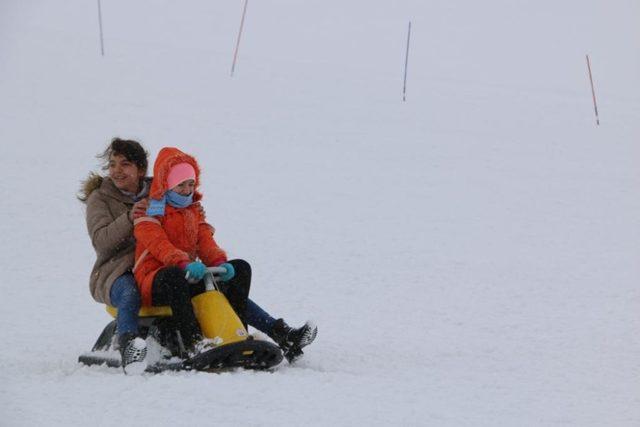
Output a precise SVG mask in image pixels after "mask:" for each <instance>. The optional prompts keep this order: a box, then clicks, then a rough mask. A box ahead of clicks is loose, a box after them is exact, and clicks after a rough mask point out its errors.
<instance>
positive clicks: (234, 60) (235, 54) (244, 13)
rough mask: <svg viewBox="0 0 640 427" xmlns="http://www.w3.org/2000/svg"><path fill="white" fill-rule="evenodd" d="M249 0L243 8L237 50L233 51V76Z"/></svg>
mask: <svg viewBox="0 0 640 427" xmlns="http://www.w3.org/2000/svg"><path fill="white" fill-rule="evenodd" d="M248 2H249V0H244V9H243V10H242V19H241V20H240V30H238V40H236V51H235V52H234V53H233V63H232V64H231V77H233V72H234V70H235V69H236V60H237V59H238V48H240V37H242V28H243V27H244V16H245V15H246V14H247V3H248Z"/></svg>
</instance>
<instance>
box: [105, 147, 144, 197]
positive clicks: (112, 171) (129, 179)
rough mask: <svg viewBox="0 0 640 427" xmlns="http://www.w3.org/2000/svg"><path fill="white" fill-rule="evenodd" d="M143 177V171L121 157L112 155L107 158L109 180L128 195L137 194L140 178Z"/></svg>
mask: <svg viewBox="0 0 640 427" xmlns="http://www.w3.org/2000/svg"><path fill="white" fill-rule="evenodd" d="M143 176H144V171H142V170H140V168H138V166H136V164H135V163H133V162H132V161H130V160H127V158H126V157H124V156H123V155H121V154H112V155H111V156H109V178H111V180H112V181H113V183H114V184H115V185H116V187H118V189H119V190H123V191H128V192H129V193H136V192H138V185H139V183H140V178H142V177H143Z"/></svg>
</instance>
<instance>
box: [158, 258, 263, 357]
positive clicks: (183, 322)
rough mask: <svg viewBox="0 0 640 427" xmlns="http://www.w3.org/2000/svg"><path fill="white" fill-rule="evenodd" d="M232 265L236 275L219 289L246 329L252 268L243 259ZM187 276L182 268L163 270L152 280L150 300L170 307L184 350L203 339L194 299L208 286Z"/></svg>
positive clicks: (232, 261) (219, 283) (166, 268)
mask: <svg viewBox="0 0 640 427" xmlns="http://www.w3.org/2000/svg"><path fill="white" fill-rule="evenodd" d="M229 263H230V264H232V265H233V268H234V270H235V272H236V274H235V276H234V277H233V279H231V280H229V281H228V282H218V286H219V288H220V291H221V292H222V293H223V294H224V295H225V296H226V297H227V299H228V300H229V304H231V307H232V308H233V310H234V311H235V312H236V314H238V317H240V320H241V321H242V323H243V324H244V326H245V328H246V327H247V323H246V321H245V312H246V310H247V299H248V298H249V290H250V288H251V266H250V265H249V263H248V262H246V261H244V260H241V259H235V260H231V261H229ZM184 276H185V273H184V270H183V269H181V268H180V267H165V268H163V269H161V270H160V271H158V273H157V274H156V277H155V278H154V279H153V287H152V291H151V298H152V303H153V305H156V306H157V305H168V306H170V307H171V311H172V312H173V321H174V322H175V325H176V327H177V328H178V330H179V331H180V335H182V339H183V341H184V344H185V346H186V347H189V346H191V345H192V344H193V343H194V342H195V341H197V340H199V339H200V338H201V337H202V331H201V330H200V325H199V324H198V320H197V319H196V316H195V314H194V312H193V306H192V305H191V298H193V297H194V296H196V295H199V294H201V293H203V292H204V291H205V284H204V282H203V281H200V282H198V283H195V284H191V283H189V282H188V281H187V279H185V277H184Z"/></svg>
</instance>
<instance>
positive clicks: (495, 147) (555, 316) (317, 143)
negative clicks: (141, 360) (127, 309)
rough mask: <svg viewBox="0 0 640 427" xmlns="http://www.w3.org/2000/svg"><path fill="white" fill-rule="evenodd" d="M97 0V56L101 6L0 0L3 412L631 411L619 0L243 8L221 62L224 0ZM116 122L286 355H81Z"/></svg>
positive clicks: (394, 418)
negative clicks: (147, 367)
mask: <svg viewBox="0 0 640 427" xmlns="http://www.w3.org/2000/svg"><path fill="white" fill-rule="evenodd" d="M101 3H102V18H103V30H104V49H105V55H104V56H102V55H101V54H100V38H99V30H98V10H97V4H96V2H84V1H80V0H67V1H64V2H62V1H53V0H38V1H20V0H3V1H2V2H1V3H0V141H1V143H0V147H1V148H0V164H1V165H2V167H1V169H0V170H1V171H2V172H3V173H2V174H1V175H0V176H1V177H2V182H3V184H4V185H2V186H0V197H1V198H2V200H3V201H4V203H3V209H2V210H0V235H2V236H3V239H2V242H1V243H0V257H1V259H2V264H1V265H2V271H3V274H2V278H1V279H0V301H1V302H2V309H1V310H0V324H1V325H2V327H1V328H0V342H2V351H1V352H0V425H2V426H11V427H13V426H41V425H48V426H87V425H88V426H112V425H122V426H134V425H135V426H139V425H141V424H144V425H154V426H170V425H171V426H172V425H220V426H223V425H239V424H243V425H250V426H262V425H265V426H268V425H284V426H298V425H313V426H315V425H317V426H326V425H340V426H343V425H344V426H352V425H429V426H485V425H486V426H514V425H521V426H541V425H544V426H551V425H570V426H603V425H608V426H637V425H639V424H640V369H639V361H640V334H639V331H640V320H639V317H640V263H639V262H638V261H639V258H638V257H639V255H640V190H639V188H640V167H639V166H638V160H639V159H640V148H639V147H640V85H639V84H638V76H639V75H640V53H639V52H640V49H639V47H640V46H639V45H638V43H639V42H638V40H640V27H638V25H637V18H638V16H640V3H638V2H637V1H635V0H611V1H608V2H601V1H596V0H583V1H578V0H565V1H562V2H555V1H551V0H540V1H525V0H517V1H504V0H502V1H501V0H485V1H482V2H473V1H461V2H449V1H445V0H434V1H430V2H421V1H415V0H414V1H412V0H399V1H395V2H391V1H381V0H371V1H364V0H353V1H350V2H341V1H335V0H324V1H316V0H310V1H306V2H296V1H287V0H264V1H261V2H249V4H248V9H247V16H246V20H245V24H244V34H243V36H242V40H241V44H240V51H239V55H238V63H237V65H236V69H235V75H234V76H233V78H231V77H230V69H231V61H232V58H233V53H234V47H235V43H236V37H237V31H238V26H239V23H240V17H241V13H242V7H243V2H242V1H240V0H236V1H233V2H210V1H204V0H187V1H182V2H175V1H169V0H156V1H151V0H139V1H136V2H128V1H124V0H102V2H101ZM409 20H411V22H412V34H411V46H410V57H409V68H408V81H407V100H406V102H402V84H403V81H402V78H403V73H404V70H403V67H404V60H405V57H404V54H405V47H406V46H405V43H406V36H407V34H406V31H407V24H408V22H409ZM587 53H588V54H589V55H590V57H591V61H592V67H593V74H594V76H593V77H594V83H595V87H596V95H597V100H598V108H599V113H600V121H601V125H600V126H596V123H595V116H594V111H593V104H592V99H591V89H590V86H589V80H588V75H587V68H586V62H585V54H587ZM114 136H120V137H126V138H135V139H138V140H140V141H141V142H142V143H143V144H144V145H145V146H146V147H147V149H148V150H149V152H150V153H151V157H152V161H153V160H154V159H155V154H156V153H157V152H158V151H159V149H160V148H161V147H163V146H168V145H170V146H177V147H179V148H181V149H183V150H184V151H186V152H189V153H191V154H194V155H195V156H196V157H197V158H198V160H199V162H200V163H201V165H202V169H203V175H202V179H203V187H202V189H203V192H204V196H205V198H204V206H205V209H206V212H207V216H208V218H209V220H210V222H211V223H212V224H213V225H214V226H215V227H216V230H217V234H216V237H217V240H218V242H219V243H220V245H221V246H222V247H223V248H225V249H226V250H227V251H228V253H229V254H230V256H232V257H237V258H243V259H246V260H248V261H249V262H250V263H251V264H252V267H253V272H254V279H253V284H252V296H253V299H254V300H255V301H257V302H258V303H259V304H261V305H262V306H263V307H264V308H266V309H267V310H268V311H269V312H271V313H272V314H273V315H274V316H282V317H284V318H285V319H287V320H288V321H289V322H290V323H292V324H301V323H302V322H303V321H305V320H307V319H312V320H314V321H315V322H316V323H317V324H318V325H319V335H318V339H317V340H316V342H315V343H314V344H313V345H312V346H311V347H309V348H308V350H307V351H306V355H305V357H304V359H302V360H301V361H300V362H299V363H298V364H297V365H294V366H289V365H287V364H286V363H285V364H283V365H281V366H279V367H278V368H277V369H276V370H275V371H274V372H272V373H264V372H262V373H261V372H240V371H238V372H232V373H223V374H205V373H164V374H160V375H155V376H146V375H145V376H142V377H127V376H124V375H123V374H122V373H121V372H120V371H117V370H110V369H107V368H95V367H93V368H89V367H83V366H79V365H78V364H77V363H76V360H77V356H78V355H79V354H80V353H82V352H84V351H86V350H88V349H90V347H91V345H92V344H93V342H94V340H95V339H96V338H97V336H98V334H99V332H100V331H101V329H102V328H103V327H104V325H105V324H106V323H107V322H108V321H109V316H108V315H107V313H106V312H105V310H104V307H102V306H100V305H99V304H96V303H95V302H94V301H93V300H92V299H91V296H90V295H89V291H88V276H89V272H90V270H91V267H92V265H93V261H94V252H93V249H92V247H91V244H90V241H89V238H88V236H87V233H86V228H85V222H84V209H83V206H82V205H81V204H80V203H79V202H78V201H77V200H75V193H76V191H77V189H78V188H79V183H80V181H81V180H82V179H83V178H84V177H85V176H86V175H87V173H88V172H89V171H90V170H96V169H98V167H99V164H98V161H97V159H96V158H95V155H96V154H97V153H99V152H100V151H102V150H103V149H104V148H105V146H106V145H107V143H108V142H109V140H110V139H111V138H112V137H114Z"/></svg>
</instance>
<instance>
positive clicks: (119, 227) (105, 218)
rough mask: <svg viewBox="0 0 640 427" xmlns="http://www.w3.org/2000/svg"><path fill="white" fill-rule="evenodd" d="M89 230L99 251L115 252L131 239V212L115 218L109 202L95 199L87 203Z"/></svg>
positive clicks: (92, 242) (92, 240) (93, 243)
mask: <svg viewBox="0 0 640 427" xmlns="http://www.w3.org/2000/svg"><path fill="white" fill-rule="evenodd" d="M87 230H88V231H89V236H90V237H91V244H92V245H93V247H94V248H95V249H96V250H97V251H99V252H108V251H115V250H116V248H117V247H118V246H119V245H121V244H124V243H127V242H128V241H129V240H130V239H131V237H132V233H133V223H132V222H131V220H130V219H129V211H126V212H124V213H123V214H122V215H120V216H118V217H117V218H113V216H112V215H111V212H110V210H109V207H108V206H107V202H105V201H104V200H103V199H101V198H99V197H94V198H92V199H91V200H90V201H89V202H88V203H87Z"/></svg>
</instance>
